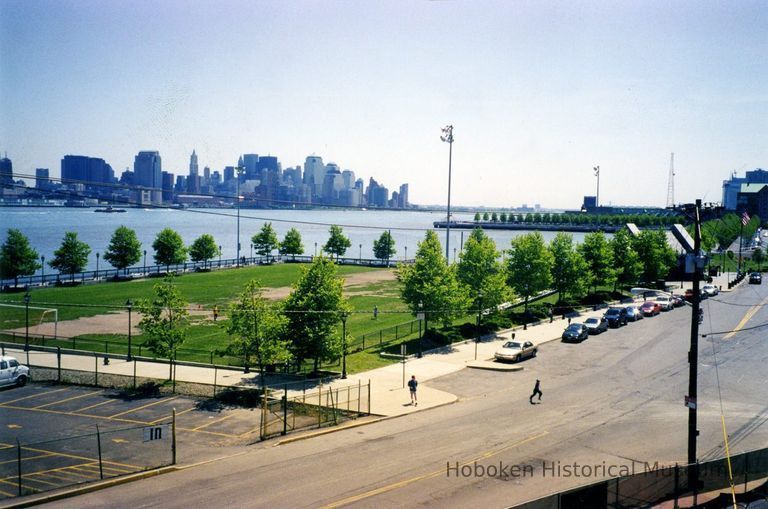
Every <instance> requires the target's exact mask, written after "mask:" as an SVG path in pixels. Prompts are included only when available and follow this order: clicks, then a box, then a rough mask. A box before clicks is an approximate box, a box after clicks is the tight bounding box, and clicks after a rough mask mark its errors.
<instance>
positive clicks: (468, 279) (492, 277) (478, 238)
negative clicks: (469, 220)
mask: <svg viewBox="0 0 768 509" xmlns="http://www.w3.org/2000/svg"><path fill="white" fill-rule="evenodd" d="M498 258H499V252H498V251H497V250H496V243H495V242H494V241H493V239H492V238H490V237H489V236H488V235H486V233H485V232H484V231H483V229H482V228H475V229H474V230H472V233H470V234H469V238H468V239H467V241H466V242H465V243H464V250H463V251H462V253H461V259H460V260H459V263H458V264H457V266H456V277H457V278H458V280H459V282H460V283H461V284H463V285H464V286H466V287H467V288H468V289H469V296H470V297H471V298H472V299H473V306H474V308H475V309H495V308H496V307H497V306H498V305H499V304H502V303H503V302H507V301H508V300H509V299H510V298H511V294H512V292H511V291H510V289H509V287H508V286H507V274H506V272H505V270H504V266H503V265H502V264H501V263H500V262H499V261H498Z"/></svg>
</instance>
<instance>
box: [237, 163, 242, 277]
mask: <svg viewBox="0 0 768 509" xmlns="http://www.w3.org/2000/svg"><path fill="white" fill-rule="evenodd" d="M243 170H244V168H243V167H242V166H238V167H237V168H235V171H236V173H237V266H238V267H239V266H240V175H242V173H243Z"/></svg>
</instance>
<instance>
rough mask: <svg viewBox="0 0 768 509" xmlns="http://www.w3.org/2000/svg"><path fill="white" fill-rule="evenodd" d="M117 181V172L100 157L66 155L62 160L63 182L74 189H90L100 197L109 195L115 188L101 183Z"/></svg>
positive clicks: (91, 192)
mask: <svg viewBox="0 0 768 509" xmlns="http://www.w3.org/2000/svg"><path fill="white" fill-rule="evenodd" d="M114 182H115V173H114V171H113V170H112V167H111V166H110V165H109V164H107V163H106V162H105V161H104V159H101V158H99V157H89V156H76V155H66V156H64V158H62V160H61V183H62V184H64V185H66V186H68V187H69V188H70V189H72V190H77V191H79V190H81V189H82V190H83V191H88V192H89V193H90V194H95V195H97V196H99V197H108V196H110V195H111V194H112V193H113V191H114V190H113V189H111V188H110V187H108V186H104V185H100V184H112V183H114Z"/></svg>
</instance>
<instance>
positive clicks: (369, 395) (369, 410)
mask: <svg viewBox="0 0 768 509" xmlns="http://www.w3.org/2000/svg"><path fill="white" fill-rule="evenodd" d="M367 414H368V415H371V379H370V378H369V379H368V412H367Z"/></svg>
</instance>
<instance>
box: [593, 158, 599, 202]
mask: <svg viewBox="0 0 768 509" xmlns="http://www.w3.org/2000/svg"><path fill="white" fill-rule="evenodd" d="M592 169H593V170H595V177H597V195H596V196H595V208H598V207H599V206H600V166H595V167H594V168H592Z"/></svg>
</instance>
